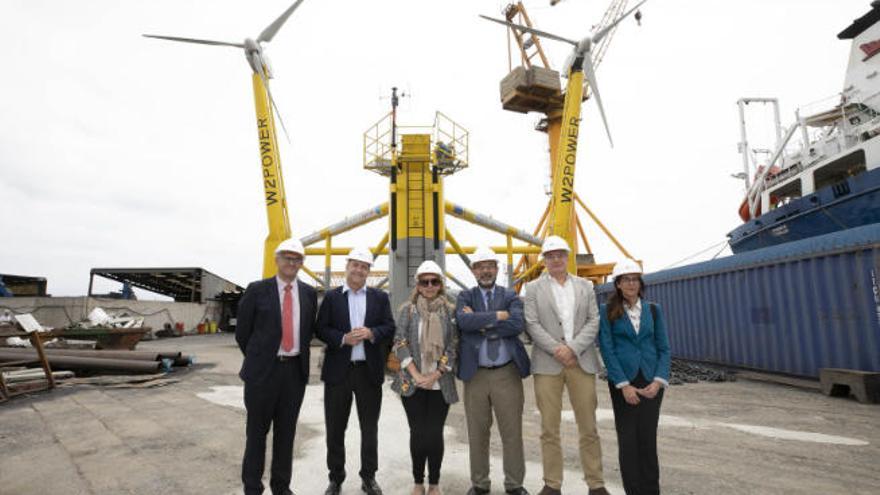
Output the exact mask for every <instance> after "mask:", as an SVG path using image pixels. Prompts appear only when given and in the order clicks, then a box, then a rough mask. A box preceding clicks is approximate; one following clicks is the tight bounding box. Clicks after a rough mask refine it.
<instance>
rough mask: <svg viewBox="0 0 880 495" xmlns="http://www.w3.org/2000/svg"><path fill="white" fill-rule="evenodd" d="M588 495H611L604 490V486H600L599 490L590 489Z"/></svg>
mask: <svg viewBox="0 0 880 495" xmlns="http://www.w3.org/2000/svg"><path fill="white" fill-rule="evenodd" d="M590 495H611V494H610V493H608V490H606V489H605V487H604V486H600V487H599V488H590Z"/></svg>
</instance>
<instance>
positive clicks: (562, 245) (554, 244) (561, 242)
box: [541, 235, 571, 256]
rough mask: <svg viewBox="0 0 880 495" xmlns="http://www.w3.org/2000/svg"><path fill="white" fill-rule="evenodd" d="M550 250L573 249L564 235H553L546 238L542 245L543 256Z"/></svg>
mask: <svg viewBox="0 0 880 495" xmlns="http://www.w3.org/2000/svg"><path fill="white" fill-rule="evenodd" d="M550 251H571V248H570V247H568V243H567V242H565V239H563V238H562V237H559V236H558V235H551V236H550V237H548V238H546V239H544V244H543V245H542V246H541V255H542V256H543V255H544V254H546V253H549V252H550Z"/></svg>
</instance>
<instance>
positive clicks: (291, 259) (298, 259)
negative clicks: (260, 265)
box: [278, 256, 303, 265]
mask: <svg viewBox="0 0 880 495" xmlns="http://www.w3.org/2000/svg"><path fill="white" fill-rule="evenodd" d="M278 261H281V262H282V263H287V264H288V265H300V264H302V262H303V257H302V256H279V257H278Z"/></svg>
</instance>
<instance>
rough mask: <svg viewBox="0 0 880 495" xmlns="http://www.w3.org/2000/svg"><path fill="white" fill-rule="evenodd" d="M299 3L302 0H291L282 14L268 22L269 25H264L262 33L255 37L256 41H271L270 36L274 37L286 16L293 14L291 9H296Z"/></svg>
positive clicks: (285, 20)
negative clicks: (270, 22) (291, 3)
mask: <svg viewBox="0 0 880 495" xmlns="http://www.w3.org/2000/svg"><path fill="white" fill-rule="evenodd" d="M301 3H303V0H296V1H295V2H293V5H291V6H290V7H288V8H287V10H285V11H284V13H283V14H281V15H280V16H278V19H275V22H273V23H272V24H269V26H268V27H266V29H264V30H263V32H262V33H260V36H258V37H257V42H258V43H259V42H261V41H267V42H268V41H272V38H274V37H275V35H276V34H277V33H278V30H279V29H281V26H283V25H284V23H285V22H287V18H288V17H290V14H293V11H294V10H296V8H297V7H299V4H301Z"/></svg>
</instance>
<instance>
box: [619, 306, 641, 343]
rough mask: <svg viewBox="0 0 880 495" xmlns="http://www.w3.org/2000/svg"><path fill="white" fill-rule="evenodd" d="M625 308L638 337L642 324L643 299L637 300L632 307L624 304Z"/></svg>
mask: <svg viewBox="0 0 880 495" xmlns="http://www.w3.org/2000/svg"><path fill="white" fill-rule="evenodd" d="M623 308H624V309H625V310H626V316H629V321H630V323H632V326H633V328H634V329H635V330H636V335H638V334H639V326H641V323H642V299H641V298H639V299H637V300H636V303H635V304H633V305H632V306H630V305H629V304H627V303H626V302H624V303H623Z"/></svg>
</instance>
